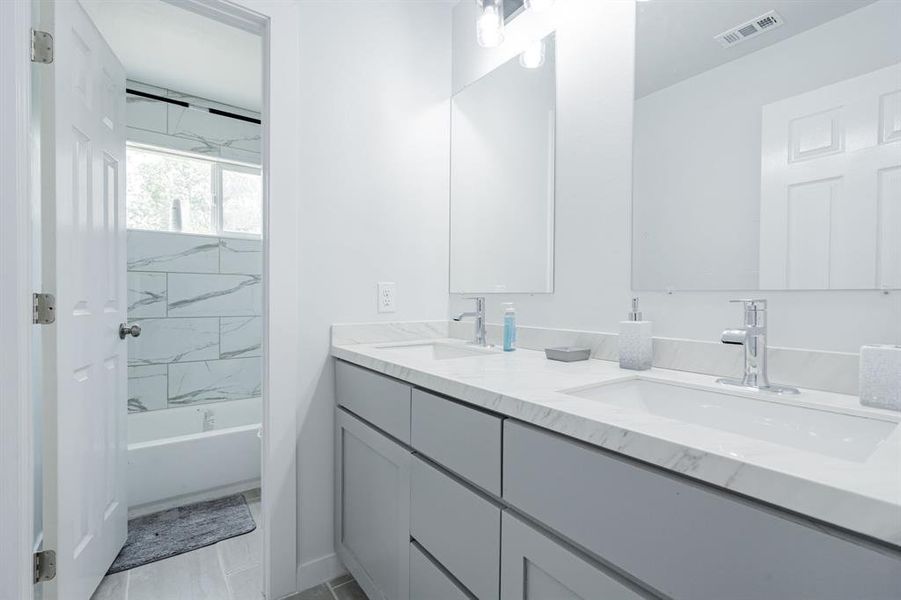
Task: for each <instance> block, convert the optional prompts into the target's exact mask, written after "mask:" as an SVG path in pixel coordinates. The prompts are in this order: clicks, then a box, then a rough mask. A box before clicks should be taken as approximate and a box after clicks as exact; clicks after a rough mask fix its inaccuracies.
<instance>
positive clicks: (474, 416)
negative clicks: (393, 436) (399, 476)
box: [411, 390, 502, 496]
mask: <svg viewBox="0 0 901 600" xmlns="http://www.w3.org/2000/svg"><path fill="white" fill-rule="evenodd" d="M412 411H413V414H412V432H411V437H412V445H413V447H414V448H415V449H416V450H418V451H419V452H422V453H423V454H425V455H426V456H428V457H429V458H431V459H432V460H434V461H435V462H437V463H440V464H441V465H442V466H444V467H447V469H449V470H451V471H453V472H454V473H456V474H457V475H460V476H461V477H463V478H464V479H468V480H469V481H471V482H472V483H474V484H476V485H477V486H479V487H481V488H483V489H485V490H487V491H489V492H491V493H492V494H495V495H496V496H500V495H501V423H502V421H501V419H500V418H499V417H496V416H494V415H490V414H488V413H484V412H481V411H478V410H475V409H472V408H469V407H466V406H464V405H462V404H458V403H456V402H453V401H451V400H446V399H444V398H441V397H439V396H435V395H434V394H429V393H428V392H423V391H422V390H413V408H412Z"/></svg>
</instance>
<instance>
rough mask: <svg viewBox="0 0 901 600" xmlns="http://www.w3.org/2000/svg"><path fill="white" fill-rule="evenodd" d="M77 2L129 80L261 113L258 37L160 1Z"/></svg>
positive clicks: (260, 69)
mask: <svg viewBox="0 0 901 600" xmlns="http://www.w3.org/2000/svg"><path fill="white" fill-rule="evenodd" d="M80 1H81V4H82V5H83V6H84V8H85V10H87V12H88V14H89V15H90V16H91V18H92V19H93V20H94V23H95V24H96V25H97V28H98V29H99V30H100V33H101V34H102V35H103V37H105V38H106V40H107V42H109V45H110V46H111V47H112V49H113V52H115V53H116V55H117V56H118V57H119V60H120V61H122V64H123V65H124V66H125V72H126V73H127V75H128V78H129V79H133V80H135V81H140V82H142V83H148V84H151V85H156V86H160V87H164V88H168V89H172V90H176V91H179V92H184V93H186V94H189V95H192V96H200V97H202V98H206V99H209V100H214V101H216V102H221V103H224V104H231V105H232V106H237V107H240V108H246V109H249V110H253V111H257V112H259V111H260V107H261V106H262V88H263V84H262V44H261V39H260V37H259V36H257V35H255V34H253V33H249V32H247V31H244V30H242V29H238V28H236V27H231V26H229V25H224V24H222V23H220V22H218V21H215V20H213V19H210V18H206V17H202V16H200V15H197V14H195V13H193V12H190V11H187V10H184V9H182V8H179V7H176V6H173V5H171V4H168V3H166V2H163V1H162V0H80Z"/></svg>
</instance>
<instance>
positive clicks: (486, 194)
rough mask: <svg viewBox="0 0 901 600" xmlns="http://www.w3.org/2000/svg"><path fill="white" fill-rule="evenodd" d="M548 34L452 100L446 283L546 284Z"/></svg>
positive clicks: (550, 115)
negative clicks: (447, 270)
mask: <svg viewBox="0 0 901 600" xmlns="http://www.w3.org/2000/svg"><path fill="white" fill-rule="evenodd" d="M554 50H555V49H554V36H553V35H550V36H548V37H546V38H544V39H543V40H541V41H540V42H539V41H536V42H535V44H533V45H532V46H531V47H530V48H528V49H527V50H526V51H525V52H524V53H523V54H522V55H520V56H517V57H514V58H512V59H510V60H509V61H507V62H506V63H504V64H502V65H500V66H499V67H497V68H496V69H495V70H494V71H492V72H490V73H488V74H487V75H485V76H484V77H482V78H481V79H478V80H477V81H475V82H474V83H472V84H470V85H469V86H467V87H465V88H463V89H462V90H461V91H460V92H458V93H457V94H456V95H455V96H454V97H453V98H452V100H451V197H450V291H451V292H452V293H493V292H507V293H511V292H513V293H516V292H527V293H547V292H552V291H553V285H554V145H555V133H554V128H555V123H556V119H555V113H556V75H555V65H554V62H555V61H554V55H555V51H554Z"/></svg>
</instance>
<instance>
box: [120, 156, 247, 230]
mask: <svg viewBox="0 0 901 600" xmlns="http://www.w3.org/2000/svg"><path fill="white" fill-rule="evenodd" d="M126 173H127V186H126V187H127V191H126V207H127V215H128V219H127V220H128V228H129V229H144V230H152V231H180V232H184V233H200V234H209V235H222V234H229V235H232V234H238V235H247V236H248V237H257V236H259V235H260V233H261V232H262V198H263V195H262V178H261V175H260V169H259V168H258V167H254V166H250V165H237V164H232V163H228V162H224V161H216V160H209V159H206V158H200V157H195V156H189V155H185V154H180V153H174V152H171V151H167V150H163V149H159V148H149V147H146V146H136V145H129V146H128V147H127V151H126Z"/></svg>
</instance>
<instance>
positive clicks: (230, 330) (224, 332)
mask: <svg viewBox="0 0 901 600" xmlns="http://www.w3.org/2000/svg"><path fill="white" fill-rule="evenodd" d="M219 346H220V347H219V358H242V357H247V356H262V346H263V317H222V319H220V320H219Z"/></svg>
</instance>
